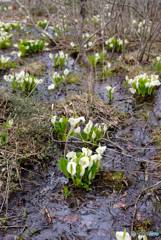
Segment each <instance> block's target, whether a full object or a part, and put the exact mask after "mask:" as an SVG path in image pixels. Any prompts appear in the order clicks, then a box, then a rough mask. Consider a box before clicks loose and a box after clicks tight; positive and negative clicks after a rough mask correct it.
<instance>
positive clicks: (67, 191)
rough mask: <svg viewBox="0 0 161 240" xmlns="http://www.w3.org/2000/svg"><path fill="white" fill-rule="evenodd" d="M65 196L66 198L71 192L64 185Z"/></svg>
mask: <svg viewBox="0 0 161 240" xmlns="http://www.w3.org/2000/svg"><path fill="white" fill-rule="evenodd" d="M64 192H65V197H66V198H67V197H68V196H69V194H70V193H71V192H69V190H68V188H67V187H66V186H64Z"/></svg>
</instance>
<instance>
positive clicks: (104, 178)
mask: <svg viewBox="0 0 161 240" xmlns="http://www.w3.org/2000/svg"><path fill="white" fill-rule="evenodd" d="M93 184H94V185H98V186H104V187H109V188H111V189H112V190H116V191H123V190H124V189H126V188H127V187H128V186H129V185H130V180H129V179H128V178H127V176H126V175H125V173H123V172H110V171H100V175H99V176H97V177H96V179H95V180H94V181H93Z"/></svg>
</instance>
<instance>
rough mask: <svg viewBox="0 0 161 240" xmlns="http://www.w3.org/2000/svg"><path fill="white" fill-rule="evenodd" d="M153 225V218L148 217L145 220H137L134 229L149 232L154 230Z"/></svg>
mask: <svg viewBox="0 0 161 240" xmlns="http://www.w3.org/2000/svg"><path fill="white" fill-rule="evenodd" d="M152 226H153V222H152V221H151V218H148V219H147V220H145V221H137V222H136V223H135V224H134V231H136V232H142V233H144V232H149V231H152V230H153V228H152Z"/></svg>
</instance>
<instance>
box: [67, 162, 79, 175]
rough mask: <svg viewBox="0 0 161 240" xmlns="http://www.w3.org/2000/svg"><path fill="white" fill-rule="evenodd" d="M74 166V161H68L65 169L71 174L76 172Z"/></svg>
mask: <svg viewBox="0 0 161 240" xmlns="http://www.w3.org/2000/svg"><path fill="white" fill-rule="evenodd" d="M76 166H77V164H76V163H75V162H68V165H67V171H68V172H69V173H70V174H71V175H72V176H73V175H75V174H76Z"/></svg>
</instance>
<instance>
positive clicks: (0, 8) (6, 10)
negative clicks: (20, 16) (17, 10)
mask: <svg viewBox="0 0 161 240" xmlns="http://www.w3.org/2000/svg"><path fill="white" fill-rule="evenodd" d="M0 10H2V7H1V6H0ZM3 10H4V11H5V12H9V11H12V6H9V7H8V8H7V7H4V8H3Z"/></svg>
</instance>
